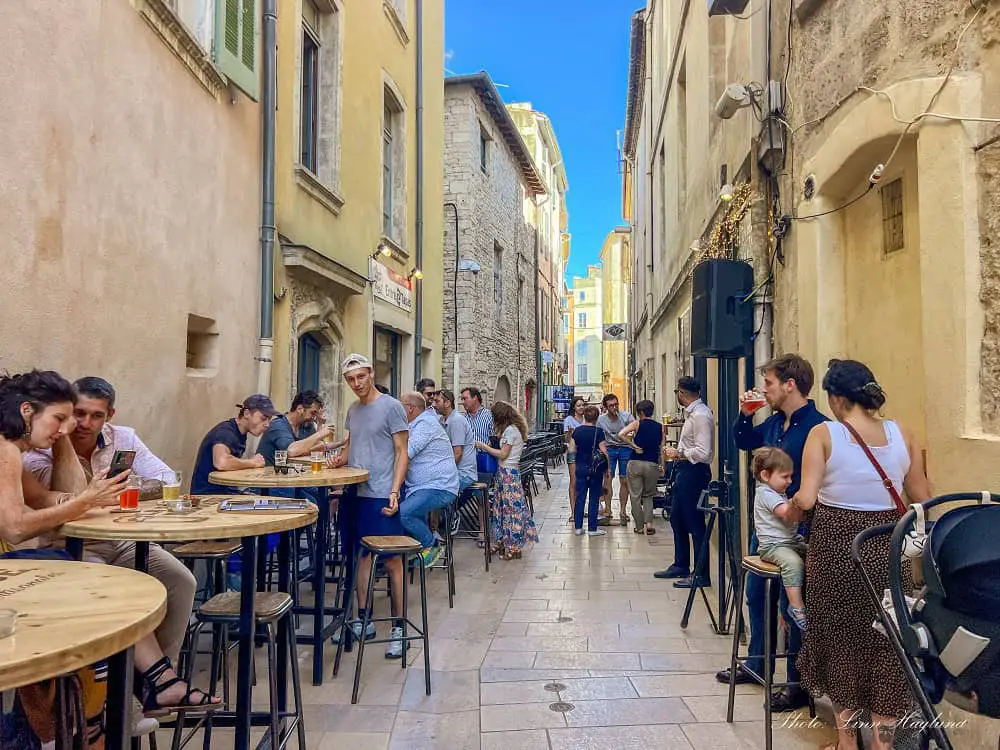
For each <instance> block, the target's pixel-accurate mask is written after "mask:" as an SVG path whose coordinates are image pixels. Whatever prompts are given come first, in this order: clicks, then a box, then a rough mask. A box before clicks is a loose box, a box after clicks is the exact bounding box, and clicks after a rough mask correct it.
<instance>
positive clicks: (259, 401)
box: [236, 393, 278, 417]
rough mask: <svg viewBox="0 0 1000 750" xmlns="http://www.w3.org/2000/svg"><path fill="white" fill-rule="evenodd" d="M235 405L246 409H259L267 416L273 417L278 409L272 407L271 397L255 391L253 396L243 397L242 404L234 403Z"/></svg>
mask: <svg viewBox="0 0 1000 750" xmlns="http://www.w3.org/2000/svg"><path fill="white" fill-rule="evenodd" d="M236 406H237V407H239V408H240V409H246V410H247V411H259V412H261V413H262V414H264V415H266V416H268V417H273V416H274V415H275V414H277V413H278V410H277V409H275V408H274V404H273V403H271V399H270V398H268V397H267V396H265V395H264V394H263V393H255V394H254V395H253V396H247V397H246V398H245V399H243V403H242V404H236Z"/></svg>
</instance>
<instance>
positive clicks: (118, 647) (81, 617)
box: [0, 560, 167, 691]
mask: <svg viewBox="0 0 1000 750" xmlns="http://www.w3.org/2000/svg"><path fill="white" fill-rule="evenodd" d="M0 607H3V608H9V609H14V610H16V611H17V613H18V617H17V627H16V630H15V631H14V634H13V635H11V636H8V637H7V638H3V639H0V691H4V690H11V689H13V688H16V687H21V686H23V685H29V684H31V683H33V682H38V681H39V680H47V679H50V678H52V677H56V676H58V675H62V674H66V673H68V672H72V671H74V670H76V669H79V668H80V667H84V666H87V665H89V664H93V663H94V662H96V661H99V660H101V659H105V658H107V657H109V656H111V655H112V654H116V653H118V652H119V651H123V650H125V649H126V648H128V647H129V646H131V645H132V644H134V643H135V642H136V641H138V640H139V639H141V638H143V637H144V636H146V635H148V634H149V633H151V632H153V629H154V628H156V626H157V625H159V624H160V621H161V620H162V619H163V615H164V613H165V612H166V609H167V591H166V589H164V588H163V584H161V583H160V582H159V581H157V580H156V579H155V578H151V577H150V576H147V575H143V574H142V573H137V572H136V571H134V570H129V569H127V568H119V567H117V566H114V565H97V564H90V563H81V562H69V561H62V560H0Z"/></svg>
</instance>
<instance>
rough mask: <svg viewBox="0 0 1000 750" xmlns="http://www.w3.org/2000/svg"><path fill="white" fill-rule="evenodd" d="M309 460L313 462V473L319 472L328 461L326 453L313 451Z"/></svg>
mask: <svg viewBox="0 0 1000 750" xmlns="http://www.w3.org/2000/svg"><path fill="white" fill-rule="evenodd" d="M309 461H310V462H311V463H312V470H313V473H319V472H321V471H322V470H323V464H324V463H325V462H326V453H324V452H323V451H313V452H312V453H310V454H309Z"/></svg>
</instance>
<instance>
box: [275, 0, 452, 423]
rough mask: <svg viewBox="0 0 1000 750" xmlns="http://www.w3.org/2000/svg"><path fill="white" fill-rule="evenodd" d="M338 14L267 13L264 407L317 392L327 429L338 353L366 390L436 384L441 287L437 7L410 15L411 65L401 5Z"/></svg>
mask: <svg viewBox="0 0 1000 750" xmlns="http://www.w3.org/2000/svg"><path fill="white" fill-rule="evenodd" d="M345 5H346V3H344V2H343V0H288V1H287V2H286V1H285V0H282V2H281V3H279V8H278V34H279V39H278V77H279V78H278V101H279V103H280V105H279V107H278V111H277V168H276V181H277V186H276V214H277V230H278V250H277V256H278V257H277V263H276V282H275V288H276V292H275V297H276V301H275V319H274V325H275V347H274V369H273V380H272V394H273V396H274V400H275V403H276V404H277V405H278V406H279V408H282V407H284V406H286V405H287V404H288V403H289V402H290V400H291V398H292V396H293V395H294V393H295V392H296V391H297V390H302V389H306V388H313V389H317V390H319V391H320V392H321V393H322V394H324V395H325V396H326V398H327V401H328V414H329V416H330V418H331V419H335V420H336V421H337V422H338V423H342V417H343V413H344V410H345V409H346V407H347V405H348V404H349V403H350V400H351V398H350V393H349V392H346V393H345V391H346V387H345V386H343V385H342V380H343V379H342V378H341V376H340V369H339V363H340V360H341V359H342V357H343V356H344V355H345V354H346V353H348V352H363V353H366V354H368V355H370V356H371V357H372V359H373V362H374V363H375V369H376V380H377V381H378V382H379V383H381V384H382V385H385V386H386V387H387V388H389V390H390V391H391V392H393V393H394V394H396V395H399V394H400V392H402V391H405V390H409V389H410V388H412V387H413V384H414V381H415V380H416V379H417V378H418V377H420V376H421V375H426V376H429V377H432V378H434V379H435V380H438V379H439V378H440V374H441V365H440V362H441V358H440V357H441V351H440V342H441V298H442V290H443V288H444V280H443V279H442V275H441V264H442V260H441V222H442V218H443V210H444V209H443V206H442V199H441V170H442V147H443V135H442V133H443V92H442V89H441V81H442V79H443V75H444V73H443V68H442V66H443V55H444V52H443V45H444V29H443V23H444V22H443V13H444V10H443V3H442V2H441V0H426V1H425V2H423V3H422V4H421V7H422V12H423V15H424V17H423V24H422V29H423V35H424V38H423V55H424V56H423V60H418V59H417V44H416V38H415V34H416V26H417V18H416V15H415V14H416V11H417V4H416V3H415V2H413V0H409V2H405V1H404V0H398V1H397V2H392V3H390V2H385V3H374V2H373V3H359V4H357V7H354V6H353V5H352V7H351V8H350V11H349V12H348V11H347V10H346V9H345V7H344V6H345ZM418 66H422V73H423V77H424V86H423V101H420V102H418V101H417V90H416V75H417V69H418ZM418 109H422V111H423V139H422V141H423V142H422V155H418V149H419V147H420V146H421V144H420V143H418V140H417V113H418ZM420 158H422V168H423V178H422V181H421V180H418V159H420ZM418 195H420V196H422V198H423V201H422V210H423V214H422V215H421V216H418V214H417V211H418ZM418 233H419V234H418ZM421 240H422V256H423V257H422V259H420V260H419V262H418V244H419V243H420V242H421ZM418 266H419V267H420V268H419V269H418ZM417 270H419V271H420V273H419V274H418V273H416V271H417ZM418 307H420V308H421V324H422V325H421V328H422V330H421V331H419V336H420V341H419V343H418V330H417V315H418V313H417V310H418ZM418 349H419V351H420V357H419V370H420V375H418V374H417V369H418V357H417V352H418Z"/></svg>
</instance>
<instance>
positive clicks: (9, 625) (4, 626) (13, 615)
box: [0, 609, 17, 638]
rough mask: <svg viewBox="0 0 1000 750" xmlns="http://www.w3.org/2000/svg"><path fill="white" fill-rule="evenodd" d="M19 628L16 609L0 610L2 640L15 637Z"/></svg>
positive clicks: (0, 634)
mask: <svg viewBox="0 0 1000 750" xmlns="http://www.w3.org/2000/svg"><path fill="white" fill-rule="evenodd" d="M16 626H17V610H16V609H0V638H7V637H8V636H11V635H14V629H15V627H16Z"/></svg>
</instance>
